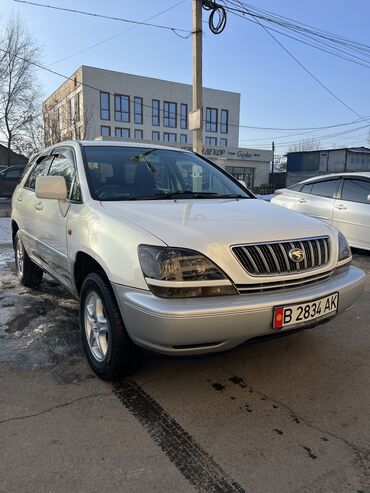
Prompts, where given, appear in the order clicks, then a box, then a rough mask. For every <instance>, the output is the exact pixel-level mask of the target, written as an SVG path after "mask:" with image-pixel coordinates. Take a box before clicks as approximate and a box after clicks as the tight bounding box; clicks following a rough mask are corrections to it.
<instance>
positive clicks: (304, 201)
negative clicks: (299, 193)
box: [298, 199, 307, 204]
mask: <svg viewBox="0 0 370 493" xmlns="http://www.w3.org/2000/svg"><path fill="white" fill-rule="evenodd" d="M298 202H299V203H300V204H305V203H306V202H307V200H306V199H298Z"/></svg>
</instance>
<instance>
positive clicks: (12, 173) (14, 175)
mask: <svg viewBox="0 0 370 493" xmlns="http://www.w3.org/2000/svg"><path fill="white" fill-rule="evenodd" d="M21 174H22V169H21V168H13V169H7V170H5V171H4V173H3V175H2V176H3V177H4V178H7V179H9V180H11V179H13V180H18V178H20V176H21Z"/></svg>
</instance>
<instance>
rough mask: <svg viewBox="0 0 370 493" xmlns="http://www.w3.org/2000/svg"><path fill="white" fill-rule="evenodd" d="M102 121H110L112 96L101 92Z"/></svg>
mask: <svg viewBox="0 0 370 493" xmlns="http://www.w3.org/2000/svg"><path fill="white" fill-rule="evenodd" d="M100 119H101V120H110V94H109V92H100Z"/></svg>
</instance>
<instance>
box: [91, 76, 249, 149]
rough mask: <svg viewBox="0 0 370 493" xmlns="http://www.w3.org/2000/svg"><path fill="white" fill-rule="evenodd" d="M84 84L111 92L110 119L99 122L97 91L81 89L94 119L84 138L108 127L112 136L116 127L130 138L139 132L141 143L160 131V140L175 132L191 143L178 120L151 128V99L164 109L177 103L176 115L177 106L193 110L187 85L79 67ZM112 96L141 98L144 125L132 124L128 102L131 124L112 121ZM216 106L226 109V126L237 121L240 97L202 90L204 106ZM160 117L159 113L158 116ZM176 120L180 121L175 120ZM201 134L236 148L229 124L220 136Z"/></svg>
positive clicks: (234, 130) (235, 132)
mask: <svg viewBox="0 0 370 493" xmlns="http://www.w3.org/2000/svg"><path fill="white" fill-rule="evenodd" d="M82 73H83V81H84V83H86V84H87V85H89V86H93V87H96V88H99V89H101V90H102V91H106V92H109V93H111V97H110V108H111V112H110V113H111V115H110V116H111V120H110V121H102V120H100V100H99V92H98V91H96V90H94V89H91V88H89V87H84V88H83V91H84V109H87V108H88V109H90V110H92V112H93V114H94V119H93V121H92V123H91V126H90V129H89V132H88V135H87V138H89V139H93V138H95V137H97V136H99V135H101V131H100V126H101V125H108V126H110V127H111V135H112V136H113V135H114V128H115V127H122V128H129V129H130V130H131V137H133V135H134V134H133V132H134V129H136V128H137V129H142V130H143V131H144V140H151V138H152V130H155V131H159V132H160V133H161V137H162V135H163V132H175V133H177V135H178V142H179V135H180V134H187V135H188V143H190V142H191V132H189V130H184V129H180V128H179V121H178V125H177V128H174V129H172V128H168V127H164V126H163V125H162V124H163V118H161V119H160V120H161V121H160V123H161V125H160V126H155V127H153V126H152V111H151V105H152V99H159V100H160V103H161V104H160V108H161V110H162V109H163V101H173V102H177V103H178V108H177V109H178V113H179V112H180V107H179V104H180V103H186V104H187V105H188V111H191V109H192V86H191V85H189V84H181V83H178V82H171V81H164V80H160V79H154V78H150V77H142V76H137V75H131V74H124V73H120V72H113V71H110V70H104V69H97V68H93V67H86V66H83V67H82ZM114 93H119V94H124V95H129V96H130V97H131V99H132V98H133V97H134V96H139V97H142V98H143V103H144V105H148V106H144V107H143V116H144V118H143V125H137V124H134V123H133V104H132V103H131V122H130V123H123V122H115V121H114V97H113V94H114ZM207 106H208V107H215V108H218V110H219V119H220V110H221V109H227V110H229V124H230V123H234V124H235V123H238V122H239V116H240V115H239V112H240V94H239V93H234V92H227V91H220V90H216V89H209V88H204V89H203V107H204V108H206V107H207ZM161 116H162V113H161ZM178 120H179V118H178ZM204 135H208V136H211V137H217V139H218V142H219V139H220V138H227V141H228V142H227V144H228V146H231V147H236V146H237V145H238V143H239V127H238V126H232V125H229V127H228V134H221V133H220V132H217V133H214V132H204Z"/></svg>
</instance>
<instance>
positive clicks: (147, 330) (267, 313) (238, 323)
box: [112, 266, 365, 354]
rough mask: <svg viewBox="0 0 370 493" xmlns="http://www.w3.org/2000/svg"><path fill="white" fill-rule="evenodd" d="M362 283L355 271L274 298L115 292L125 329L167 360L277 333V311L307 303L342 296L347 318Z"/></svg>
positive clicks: (117, 286) (268, 295) (123, 289)
mask: <svg viewBox="0 0 370 493" xmlns="http://www.w3.org/2000/svg"><path fill="white" fill-rule="evenodd" d="M364 282H365V274H364V272H363V271H361V270H360V269H358V268H356V267H352V266H351V267H349V268H348V269H346V270H338V271H337V272H336V273H335V274H334V275H333V276H332V277H330V278H329V279H327V280H325V281H322V282H318V283H317V284H311V285H309V286H306V287H300V288H295V289H293V288H292V289H284V290H281V291H275V292H272V293H268V292H263V293H259V294H240V295H235V296H219V297H212V298H193V299H164V298H158V297H156V296H154V295H153V294H152V293H151V292H150V291H144V290H138V289H134V288H130V287H127V286H122V285H120V284H115V283H113V284H112V286H113V289H114V292H115V294H116V298H117V301H118V305H119V307H120V311H121V314H122V318H123V321H124V324H125V326H126V329H127V331H128V333H129V335H130V337H131V339H132V340H133V341H134V342H135V343H136V344H138V345H139V346H142V347H145V348H147V349H150V350H153V351H157V352H160V353H165V354H196V353H208V352H217V351H224V350H226V349H230V348H232V347H235V346H237V345H239V344H242V343H243V342H245V341H246V340H248V339H252V338H254V337H259V336H266V335H269V334H274V333H276V331H275V330H273V328H272V317H273V308H274V307H275V306H281V305H291V304H294V303H305V302H307V301H310V300H315V299H318V298H321V297H324V296H326V295H329V294H331V293H334V292H338V293H339V305H338V312H337V313H340V312H343V311H344V310H346V309H347V308H349V307H350V306H351V305H352V304H353V303H354V302H355V301H356V299H357V298H358V297H359V296H360V295H361V293H362V291H363V288H364ZM318 322H319V321H318V320H316V321H311V322H310V323H309V324H308V325H307V326H309V325H311V326H312V325H315V324H316V323H318ZM304 326H306V325H304ZM295 328H297V326H292V328H290V327H289V329H288V328H287V329H283V331H288V330H292V329H295Z"/></svg>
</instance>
